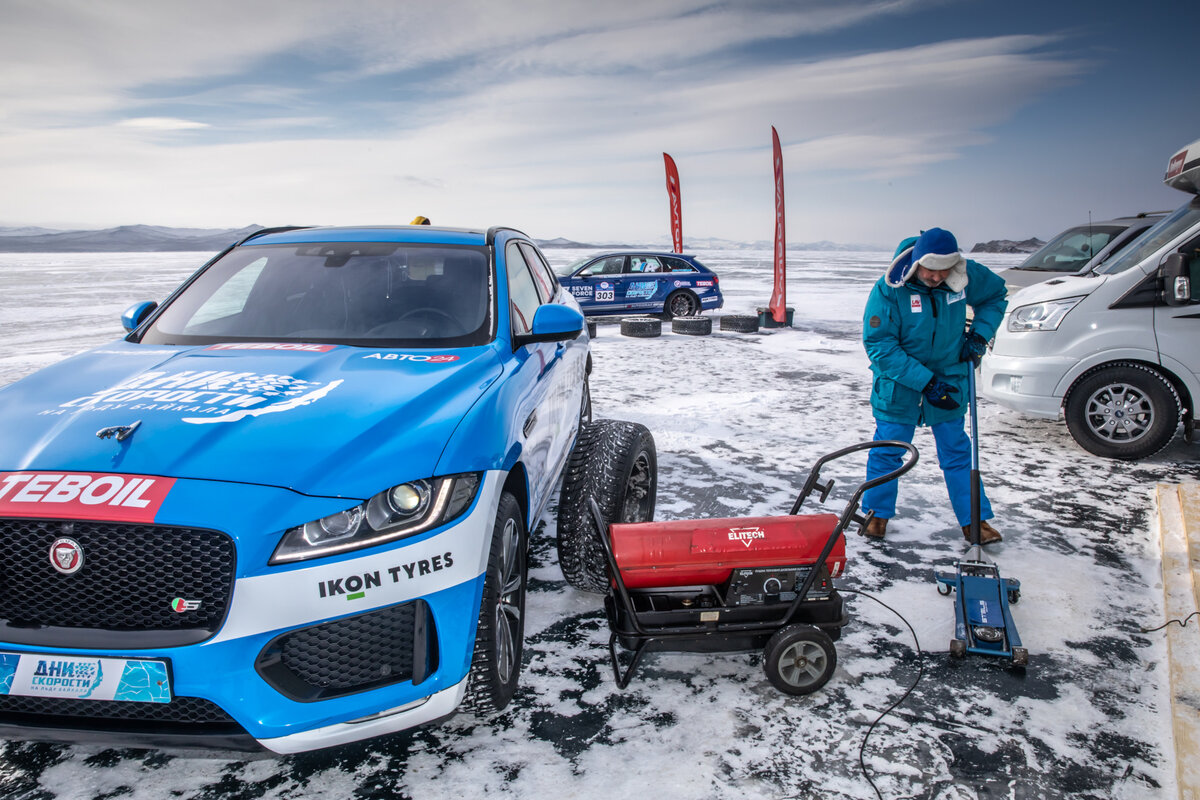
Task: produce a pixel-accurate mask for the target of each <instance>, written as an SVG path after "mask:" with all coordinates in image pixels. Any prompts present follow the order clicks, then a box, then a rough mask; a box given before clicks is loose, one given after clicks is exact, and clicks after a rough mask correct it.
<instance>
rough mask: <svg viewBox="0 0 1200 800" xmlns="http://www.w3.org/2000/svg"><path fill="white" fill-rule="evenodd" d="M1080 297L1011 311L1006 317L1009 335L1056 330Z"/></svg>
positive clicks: (1035, 304) (1051, 301)
mask: <svg viewBox="0 0 1200 800" xmlns="http://www.w3.org/2000/svg"><path fill="white" fill-rule="evenodd" d="M1082 299H1083V298H1082V297H1068V298H1066V299H1065V300H1050V301H1049V302H1046V303H1034V304H1033V305H1031V306H1021V307H1020V308H1016V309H1013V311H1012V312H1011V313H1010V314H1009V315H1008V330H1009V332H1010V333H1024V332H1025V331H1053V330H1058V326H1059V325H1060V324H1062V321H1063V319H1064V318H1065V317H1066V316H1067V312H1068V311H1070V310H1071V309H1072V308H1074V307H1075V306H1077V305H1079V301H1080V300H1082Z"/></svg>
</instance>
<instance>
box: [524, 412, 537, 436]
mask: <svg viewBox="0 0 1200 800" xmlns="http://www.w3.org/2000/svg"><path fill="white" fill-rule="evenodd" d="M536 423H537V411H530V412H529V418H528V419H526V420H525V424H524V425H522V426H521V434H522V435H523V436H524V437H525V438H526V439H528V438H529V432H530V431H531V430H533V426H534V425H535V424H536Z"/></svg>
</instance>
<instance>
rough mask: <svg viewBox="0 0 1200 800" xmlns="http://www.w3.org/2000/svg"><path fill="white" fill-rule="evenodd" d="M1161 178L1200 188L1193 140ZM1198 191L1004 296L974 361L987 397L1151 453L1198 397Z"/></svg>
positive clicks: (1075, 432)
mask: <svg viewBox="0 0 1200 800" xmlns="http://www.w3.org/2000/svg"><path fill="white" fill-rule="evenodd" d="M1164 180H1165V181H1166V183H1167V185H1168V186H1171V187H1173V188H1176V189H1180V190H1182V191H1185V192H1189V193H1191V194H1193V195H1196V194H1200V140H1197V141H1196V142H1194V143H1192V144H1190V145H1188V146H1187V147H1185V148H1184V149H1182V150H1180V151H1179V152H1178V153H1176V154H1175V155H1174V156H1172V158H1171V160H1170V161H1169V162H1168V166H1167V173H1166V176H1165V177H1164ZM1198 287H1200V197H1193V198H1192V199H1191V200H1190V201H1189V202H1187V203H1185V204H1184V205H1182V206H1180V207H1179V208H1178V209H1176V210H1175V211H1174V212H1172V213H1171V214H1168V215H1167V216H1166V217H1164V218H1163V219H1162V220H1161V221H1159V222H1158V223H1157V224H1156V225H1154V227H1152V228H1150V230H1148V231H1146V232H1145V233H1144V234H1143V235H1142V236H1141V237H1140V238H1139V239H1138V240H1137V241H1136V242H1134V243H1133V244H1131V245H1130V246H1129V247H1128V248H1126V249H1125V250H1124V251H1123V252H1122V253H1121V254H1120V255H1118V256H1116V257H1114V258H1112V259H1110V260H1108V261H1106V262H1104V263H1103V264H1101V265H1099V266H1098V267H1096V268H1095V269H1094V270H1093V271H1092V272H1090V273H1088V274H1086V275H1072V276H1065V277H1062V278H1055V279H1053V280H1050V281H1046V282H1045V283H1039V284H1035V285H1033V286H1030V287H1028V288H1025V289H1022V290H1020V291H1019V292H1017V293H1016V294H1014V295H1010V296H1009V302H1008V312H1007V313H1006V314H1005V317H1004V323H1003V324H1002V325H1001V326H1000V330H999V331H998V332H997V334H996V341H995V343H994V345H993V346H992V350H991V352H990V353H988V354H987V355H986V356H985V357H984V359H983V364H982V367H981V372H980V384H979V386H980V392H981V393H982V394H983V396H984V397H987V398H989V399H991V400H994V401H995V402H997V403H1000V404H1001V405H1004V406H1008V407H1009V408H1013V409H1016V410H1017V411H1021V412H1023V413H1026V414H1029V415H1032V416H1037V417H1046V418H1048V419H1057V418H1058V415H1059V413H1060V412H1062V413H1063V414H1065V416H1066V421H1067V429H1068V430H1070V432H1071V435H1072V436H1073V437H1075V441H1076V442H1078V443H1079V445H1080V446H1081V447H1083V449H1085V450H1087V451H1088V452H1090V453H1095V454H1096V455H1099V456H1106V457H1108V458H1121V459H1129V460H1136V459H1140V458H1145V457H1147V456H1150V455H1153V454H1154V453H1157V452H1158V451H1159V450H1161V449H1162V448H1163V447H1165V446H1166V445H1167V443H1168V442H1170V441H1171V439H1172V437H1174V435H1175V432H1176V430H1177V429H1178V428H1179V423H1180V421H1181V420H1182V421H1183V424H1184V430H1185V435H1186V436H1187V437H1188V440H1189V441H1191V437H1192V434H1193V432H1194V428H1195V416H1194V415H1195V408H1196V406H1195V403H1196V402H1197V401H1198V400H1200V292H1198Z"/></svg>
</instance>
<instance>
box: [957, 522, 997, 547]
mask: <svg viewBox="0 0 1200 800" xmlns="http://www.w3.org/2000/svg"><path fill="white" fill-rule="evenodd" d="M962 532H963V537H964V538H966V540H967V541H968V542H969V541H971V526H970V525H963V526H962ZM1003 540H1004V537H1003V536H1001V535H1000V531H998V530H996V529H995V528H993V527H992V526H991V525H989V524H987V523H986V522H980V523H979V543H980V544H995V543H996V542H1000V541H1003Z"/></svg>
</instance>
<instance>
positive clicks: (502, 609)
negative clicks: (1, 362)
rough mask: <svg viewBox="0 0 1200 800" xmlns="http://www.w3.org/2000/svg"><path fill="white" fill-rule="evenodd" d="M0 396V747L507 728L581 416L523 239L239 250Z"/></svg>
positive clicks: (397, 232)
mask: <svg viewBox="0 0 1200 800" xmlns="http://www.w3.org/2000/svg"><path fill="white" fill-rule="evenodd" d="M125 322H126V326H127V328H128V329H129V330H130V331H131V332H130V333H129V335H128V336H126V337H125V338H124V339H123V340H120V341H117V342H114V343H112V344H108V345H104V346H102V347H99V348H96V349H94V350H91V351H88V352H85V353H82V354H80V355H77V356H74V357H73V358H69V359H67V360H65V361H63V362H60V363H58V364H55V365H54V366H51V367H49V368H47V369H44V370H42V371H40V372H38V373H35V374H33V375H31V376H29V377H27V378H25V379H24V380H21V381H19V382H17V383H14V384H12V385H9V386H7V387H4V388H3V389H0V428H2V429H3V430H4V432H5V433H4V436H3V437H0V540H3V547H4V550H5V553H6V558H5V559H4V562H5V563H4V564H3V565H0V586H2V590H0V735H4V736H7V737H17V738H48V737H49V738H66V739H73V740H79V739H85V740H92V741H103V742H111V743H143V744H151V745H157V746H176V745H179V746H182V745H213V746H219V747H236V746H243V745H249V746H258V745H261V746H264V747H266V748H268V749H270V750H273V751H275V752H278V753H291V752H298V751H303V750H309V749H313V748H318V747H326V746H330V745H335V744H341V743H345V742H351V741H356V740H360V739H364V738H367V737H370V736H376V735H379V734H384V733H388V732H392V731H396V730H400V729H403V728H408V727H411V726H413V725H417V724H421V723H424V722H428V721H431V720H435V719H439V718H441V717H445V716H447V715H449V714H451V713H452V712H454V711H455V709H457V708H458V707H459V706H460V704H463V703H464V702H465V704H466V705H468V706H469V707H471V708H474V709H482V710H491V709H498V708H503V707H504V705H505V704H507V703H508V701H509V700H510V699H511V697H512V694H513V692H514V691H515V688H516V685H517V680H518V677H519V673H520V664H521V642H522V636H523V619H524V602H525V572H526V562H525V557H526V548H527V540H528V539H527V537H528V531H529V530H530V528H531V527H532V526H533V525H534V523H535V522H536V520H537V519H538V517H539V515H540V514H541V513H542V511H543V508H544V506H545V504H546V502H547V499H548V498H549V496H550V495H551V493H552V492H553V490H554V488H555V486H556V484H557V483H558V481H559V478H560V475H561V473H562V471H563V467H564V464H565V463H566V461H567V459H568V455H569V454H570V452H571V449H572V445H573V443H574V441H575V438H576V433H577V429H578V426H579V422H580V419H581V417H586V416H587V415H589V414H590V399H589V396H588V386H587V375H588V372H589V371H590V366H591V365H590V356H589V351H588V340H587V335H586V333H583V332H582V331H583V329H584V320H583V316H582V314H581V313H580V310H579V306H578V304H577V303H576V301H575V300H574V298H573V297H572V296H571V294H570V293H569V292H566V291H564V290H563V289H562V287H561V286H560V285H559V283H558V281H557V279H556V278H555V275H554V273H553V272H552V271H551V270H550V268H549V266H548V264H547V263H546V261H545V259H544V258H543V257H542V255H541V253H540V252H539V251H538V249H537V248H536V247H535V246H534V245H533V243H532V242H531V241H530V240H529V238H528V237H526V236H525V235H523V234H521V233H519V232H517V231H514V230H511V229H506V228H493V229H491V230H488V231H475V230H458V229H444V228H431V227H429V226H411V227H394V228H300V229H276V230H272V231H262V232H259V233H258V234H255V235H252V236H251V237H249V238H248V239H246V240H244V241H242V242H240V243H238V244H237V245H236V246H233V247H231V248H229V249H228V250H226V251H225V252H223V253H221V254H220V255H219V256H217V257H216V258H214V259H213V260H212V261H210V262H209V263H208V264H206V265H205V266H204V267H202V268H201V269H200V270H199V271H198V272H197V273H196V274H195V275H193V276H192V277H191V278H190V279H189V280H188V281H187V282H186V283H185V284H184V285H183V286H182V287H180V289H178V290H177V291H176V292H175V293H174V294H173V295H171V297H169V298H168V299H167V300H166V301H164V303H163V304H162V305H161V306H157V305H155V304H154V303H143V304H140V305H138V306H134V307H132V308H131V309H130V310H129V311H128V312H126V316H125Z"/></svg>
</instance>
